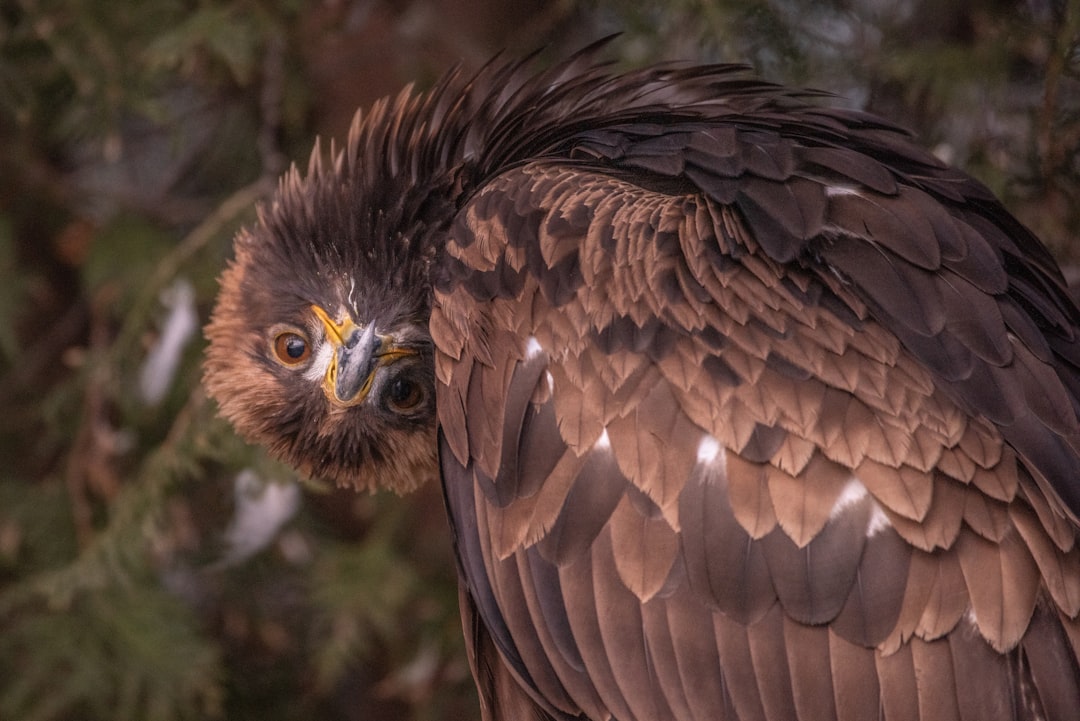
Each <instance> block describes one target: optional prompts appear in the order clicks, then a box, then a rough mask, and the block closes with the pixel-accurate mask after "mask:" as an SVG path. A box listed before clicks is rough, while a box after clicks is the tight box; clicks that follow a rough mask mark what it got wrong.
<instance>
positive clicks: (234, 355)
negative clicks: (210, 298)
mask: <svg viewBox="0 0 1080 721" xmlns="http://www.w3.org/2000/svg"><path fill="white" fill-rule="evenodd" d="M376 120H377V118H376ZM370 132H375V131H373V130H372V128H371V127H370V124H369V125H358V126H356V127H354V130H353V133H354V134H362V133H370ZM350 152H352V153H355V150H352V149H351V148H350ZM331 155H332V157H333V158H334V161H333V162H331V163H323V162H321V160H320V151H319V147H318V145H316V148H315V150H314V152H313V154H312V162H311V163H310V165H309V170H308V173H307V174H306V176H302V175H301V174H300V173H299V172H298V171H297V170H296V168H293V169H292V170H291V171H289V173H288V174H287V175H286V176H285V177H284V178H283V179H282V181H281V183H280V185H279V188H278V191H277V193H276V194H275V196H274V197H273V199H272V200H271V201H270V203H269V204H267V205H266V206H264V207H261V208H260V210H259V218H258V221H257V223H255V224H254V225H253V227H251V228H246V229H244V230H241V231H240V232H239V234H238V235H237V236H236V239H235V242H234V251H235V257H234V259H233V260H232V261H231V263H230V264H229V266H228V267H227V268H226V270H225V271H224V273H223V274H222V276H221V279H220V291H219V295H218V298H217V303H216V306H215V308H214V310H213V313H212V316H211V320H210V323H209V324H208V325H207V328H206V335H207V338H208V340H209V348H208V350H207V354H206V361H205V366H204V381H205V385H206V388H207V390H208V392H209V394H210V395H211V396H212V397H213V398H214V399H215V400H216V401H217V402H218V404H219V406H220V410H221V413H222V414H223V415H224V416H225V417H226V418H227V419H228V420H229V421H230V422H232V424H233V425H234V426H235V427H236V429H237V430H238V431H239V432H240V434H241V435H242V436H244V437H245V438H246V439H247V440H249V441H252V442H255V443H259V444H261V445H263V446H265V447H266V448H267V449H268V450H269V451H270V453H271V455H273V456H274V457H276V458H278V459H279V460H282V461H284V462H286V463H288V464H289V465H291V466H293V467H294V468H296V469H297V470H298V471H300V472H301V473H302V474H304V475H306V476H309V477H319V478H327V479H333V480H334V481H336V482H337V483H338V484H340V485H352V486H355V487H357V488H363V489H376V488H391V489H393V490H396V491H398V492H405V491H408V490H411V489H413V488H415V487H417V486H418V485H419V484H421V483H423V482H424V481H426V480H428V479H432V478H435V477H437V474H438V469H437V459H436V442H435V390H434V371H433V367H434V364H433V356H432V354H433V351H432V340H431V336H430V334H429V332H428V327H427V323H428V319H429V316H430V308H431V300H430V283H428V282H427V280H426V276H427V272H428V267H429V265H430V261H431V258H430V255H431V252H432V251H431V244H430V242H427V239H428V236H429V235H430V234H431V232H432V229H433V228H436V227H437V226H438V224H439V221H438V217H440V216H441V215H445V213H442V214H440V213H437V212H435V209H436V208H439V207H441V206H440V204H439V203H438V202H437V201H436V200H434V199H433V198H435V197H436V196H437V193H433V192H431V191H432V189H431V188H430V187H422V186H424V184H423V183H418V182H416V180H415V179H414V178H403V177H397V176H396V175H395V174H394V173H391V172H386V171H387V169H386V168H382V169H381V171H380V169H378V168H376V169H374V170H373V169H371V168H365V167H364V163H363V162H362V160H361V159H360V158H359V157H357V156H356V155H355V154H354V155H352V156H351V158H350V159H345V158H343V154H342V153H338V154H335V153H334V150H333V148H331ZM376 162H378V161H376Z"/></svg>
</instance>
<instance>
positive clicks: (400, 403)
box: [388, 378, 420, 410]
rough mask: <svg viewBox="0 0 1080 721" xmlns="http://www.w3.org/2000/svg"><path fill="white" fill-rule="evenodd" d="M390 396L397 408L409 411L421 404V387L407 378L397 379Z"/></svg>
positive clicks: (391, 385)
mask: <svg viewBox="0 0 1080 721" xmlns="http://www.w3.org/2000/svg"><path fill="white" fill-rule="evenodd" d="M388 395H389V398H390V403H392V404H393V405H394V406H395V407H396V408H400V409H402V410H408V409H410V408H413V407H415V406H416V405H417V404H418V403H419V402H420V387H419V386H418V385H416V384H415V383H413V382H412V381H410V380H408V379H407V378H396V379H394V382H393V383H391V384H390V392H389V394H388Z"/></svg>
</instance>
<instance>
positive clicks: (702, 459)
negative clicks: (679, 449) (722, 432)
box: [697, 434, 721, 465]
mask: <svg viewBox="0 0 1080 721" xmlns="http://www.w3.org/2000/svg"><path fill="white" fill-rule="evenodd" d="M720 450H721V447H720V441H718V440H716V439H715V438H713V437H712V436H710V435H708V434H706V435H704V436H702V437H701V441H700V442H699V443H698V447H697V460H698V463H700V464H702V465H706V464H709V463H712V462H713V461H715V460H716V457H717V456H719V455H720Z"/></svg>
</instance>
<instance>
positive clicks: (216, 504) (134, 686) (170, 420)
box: [0, 0, 1080, 721]
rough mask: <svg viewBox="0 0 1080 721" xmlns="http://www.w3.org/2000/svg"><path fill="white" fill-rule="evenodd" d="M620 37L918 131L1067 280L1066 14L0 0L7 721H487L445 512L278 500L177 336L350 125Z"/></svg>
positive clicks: (673, 3)
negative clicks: (291, 167) (474, 679)
mask: <svg viewBox="0 0 1080 721" xmlns="http://www.w3.org/2000/svg"><path fill="white" fill-rule="evenodd" d="M615 32H618V33H621V35H620V36H619V37H618V38H617V39H615V40H614V41H612V42H611V44H610V47H609V48H608V51H607V55H608V57H610V58H611V59H613V60H615V61H616V62H618V63H621V64H624V65H627V66H636V65H641V64H644V63H647V62H650V61H653V60H660V59H667V60H670V59H690V60H710V61H739V62H748V63H750V64H752V65H753V66H754V67H756V68H757V70H758V71H759V72H760V73H761V74H763V75H764V76H766V77H768V78H769V79H773V80H778V81H784V82H790V83H796V84H801V85H809V86H813V87H817V88H822V89H827V90H830V91H832V92H834V93H836V94H837V95H838V98H837V100H836V102H838V103H844V104H848V105H851V106H855V107H862V108H867V109H870V110H873V111H875V112H878V113H881V114H884V115H886V116H888V117H890V118H892V119H893V120H895V121H897V122H899V123H901V124H903V125H905V126H907V127H909V128H911V129H912V130H913V131H914V132H915V133H916V134H917V135H918V136H919V137H920V138H921V140H922V142H924V143H925V144H926V145H928V146H929V147H931V148H933V149H934V150H935V152H937V153H938V155H940V156H941V157H942V158H945V159H947V160H949V161H950V162H953V163H956V164H959V165H961V166H963V167H965V168H966V169H967V170H968V171H969V172H971V173H972V174H974V175H975V176H976V177H978V178H980V179H981V180H982V181H983V182H985V183H986V184H987V185H989V186H990V187H991V188H992V189H994V190H995V191H996V192H997V193H998V194H999V195H1000V196H1001V197H1002V198H1003V199H1004V200H1005V203H1006V205H1008V206H1009V207H1010V208H1011V209H1012V210H1013V212H1014V213H1016V214H1017V215H1018V216H1019V217H1020V218H1021V219H1022V220H1023V221H1024V222H1025V223H1027V224H1028V225H1029V226H1031V227H1032V228H1033V229H1035V230H1036V232H1037V233H1038V234H1039V235H1041V236H1042V237H1043V238H1044V239H1045V240H1046V242H1047V243H1048V244H1049V245H1050V246H1051V248H1052V249H1053V251H1054V252H1055V254H1056V255H1057V256H1058V257H1059V258H1060V259H1061V261H1062V264H1063V265H1064V267H1065V269H1066V272H1067V273H1068V274H1069V275H1070V276H1073V275H1075V268H1076V262H1077V258H1078V249H1080V0H966V1H963V2H951V3H943V2H939V1H938V0H899V1H896V2H894V1H891V0H823V1H821V2H814V3H800V2H794V1H793V0H743V1H739V2H736V1H733V0H666V1H659V2H655V3H650V2H630V0H521V1H519V2H506V1H505V0H310V1H307V2H305V1H304V0H139V1H130V0H0V719H3V720H5V721H7V720H13V721H29V720H36V721H54V720H55V721H67V720H73V719H78V720H79V721H98V720H106V719H108V720H117V721H122V720H132V721H136V720H138V721H143V720H146V721H172V720H173V719H215V718H220V719H252V720H254V719H260V720H271V721H277V720H281V721H285V720H292V719H297V720H299V719H311V718H319V719H323V720H325V721H337V720H339V719H340V720H342V721H345V720H351V719H357V720H360V719H363V720H365V721H382V720H384V719H386V720H390V719H393V720H395V721H397V720H405V721H410V720H411V721H436V720H439V721H441V720H450V719H455V720H456V719H472V718H477V717H478V715H477V714H478V711H477V705H476V701H475V699H474V696H473V691H472V684H471V680H470V678H469V674H468V668H467V664H466V662H465V658H464V653H463V649H462V643H461V631H460V627H459V623H458V619H457V606H456V604H457V598H456V585H455V579H454V566H453V560H452V556H451V553H450V539H449V535H448V532H447V529H446V523H445V521H444V518H443V510H442V502H441V499H440V496H439V490H438V489H437V488H434V487H432V488H428V489H425V490H423V491H421V492H419V493H417V494H415V495H413V496H410V497H408V498H404V499H401V498H396V497H394V496H391V495H377V496H368V495H357V494H355V493H353V492H351V491H346V490H338V489H335V488H332V487H330V486H328V485H326V484H323V483H320V482H318V481H310V482H303V483H298V482H297V481H296V479H295V478H293V476H292V475H291V474H290V473H289V471H288V470H287V469H285V468H282V467H281V466H279V465H276V464H274V463H272V462H269V461H267V460H266V459H265V458H264V457H263V456H262V454H261V453H260V452H259V451H258V450H256V449H253V448H250V447H248V446H246V445H245V444H244V443H242V442H241V441H239V440H238V439H237V438H236V437H235V435H234V434H233V433H232V431H231V430H230V428H229V427H228V426H227V425H226V424H225V423H223V422H222V421H221V420H219V419H217V418H216V416H215V412H214V407H213V404H212V403H210V402H208V401H207V400H206V399H205V397H204V395H203V393H202V391H201V390H200V387H199V376H200V370H199V362H200V355H201V353H202V349H203V345H204V341H203V339H202V336H201V332H200V328H201V326H202V324H203V323H204V322H205V321H206V318H207V315H208V312H209V309H210V307H211V304H212V301H213V296H214V292H215V286H216V276H217V274H218V273H219V271H220V269H221V268H222V266H223V264H224V262H225V260H226V259H227V257H228V255H229V252H230V250H229V246H230V240H231V236H232V234H233V233H234V232H235V231H236V229H237V228H238V227H239V226H240V225H242V224H243V223H246V222H250V221H251V219H252V218H253V217H254V207H255V204H256V202H257V201H258V200H260V199H262V198H265V197H267V195H268V193H270V192H272V190H273V187H274V184H275V182H276V180H275V179H276V177H277V176H278V175H279V174H280V173H281V172H282V171H283V170H284V169H285V168H286V167H287V165H288V164H289V163H290V162H292V161H293V160H296V161H298V162H300V163H304V162H306V158H307V155H308V153H309V152H310V148H311V146H312V143H313V140H314V138H315V137H316V136H322V137H324V138H330V137H336V138H339V139H340V138H342V137H343V135H344V133H345V131H346V129H347V127H348V123H349V121H350V119H351V117H352V114H353V112H354V111H355V109H356V108H357V107H358V106H366V105H368V104H370V102H371V101H372V100H374V99H376V98H378V97H379V96H382V95H384V94H387V93H391V92H395V91H396V90H397V89H398V88H399V87H400V86H402V85H403V84H405V83H407V82H414V83H416V84H417V85H418V86H420V87H424V86H427V85H430V84H431V83H432V82H433V81H434V79H435V78H437V77H438V76H439V75H440V74H441V73H442V72H444V71H445V70H446V69H447V68H449V67H450V66H452V65H454V64H461V65H463V66H465V67H466V68H477V67H479V66H480V65H481V64H482V63H484V62H485V61H487V60H488V59H489V58H490V57H491V56H492V55H493V54H495V53H497V52H500V51H504V52H505V53H507V54H508V55H510V56H515V55H519V54H521V53H525V52H528V51H532V50H536V49H539V53H538V55H537V57H536V61H535V62H536V64H537V65H538V66H542V65H544V64H546V63H549V62H552V61H553V60H555V59H557V58H560V57H563V56H565V55H566V54H568V53H569V52H571V51H572V50H574V49H577V48H580V47H582V46H583V45H585V44H587V43H588V42H590V41H593V40H595V39H597V38H600V37H602V36H605V35H607V34H610V33H615Z"/></svg>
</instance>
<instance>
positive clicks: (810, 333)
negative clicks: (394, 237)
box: [431, 115, 1080, 721]
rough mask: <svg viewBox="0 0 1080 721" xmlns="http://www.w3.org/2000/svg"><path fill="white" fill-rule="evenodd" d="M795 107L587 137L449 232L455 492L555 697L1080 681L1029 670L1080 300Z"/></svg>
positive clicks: (811, 699) (937, 181)
mask: <svg viewBox="0 0 1080 721" xmlns="http://www.w3.org/2000/svg"><path fill="white" fill-rule="evenodd" d="M815 122H817V123H818V124H819V126H820V127H819V128H818V130H817V131H815V132H816V133H819V134H817V135H814V134H811V136H807V135H805V133H804V132H802V131H800V130H798V129H794V128H791V127H790V125H789V124H788V121H786V120H785V119H784V118H783V117H781V116H777V117H770V118H769V123H765V125H763V126H755V127H754V128H752V129H750V128H748V127H744V126H741V125H739V124H738V123H737V122H734V121H730V122H729V121H725V123H720V124H712V125H702V126H700V127H699V126H697V125H695V124H694V123H692V122H687V123H686V124H685V127H682V128H681V129H676V130H667V129H664V128H661V127H652V126H649V127H645V126H643V125H633V124H631V125H629V126H627V127H626V128H620V127H614V128H610V129H607V130H595V131H589V132H586V133H583V134H582V136H581V137H580V138H578V139H577V140H576V141H575V142H576V145H575V147H574V150H573V153H575V154H577V155H575V157H581V158H587V159H588V160H587V161H585V162H578V163H567V162H561V161H560V160H559V159H557V158H552V159H538V160H536V161H534V162H531V163H527V164H524V165H521V166H520V167H517V168H515V169H513V170H509V171H507V172H505V173H503V174H502V175H500V176H498V177H497V178H494V179H492V180H490V181H489V182H488V183H487V184H486V185H485V186H483V187H481V188H480V189H479V190H478V191H477V193H476V194H475V196H474V197H473V198H472V200H471V201H470V204H469V205H467V206H466V207H465V209H463V210H462V211H461V212H460V213H459V215H458V219H457V221H456V223H455V225H454V226H453V228H451V231H450V237H451V240H450V245H449V247H448V254H449V255H450V256H452V257H453V259H454V262H453V263H449V264H447V266H446V268H444V269H443V271H444V272H443V277H441V278H440V281H439V283H438V284H437V286H436V294H435V309H434V316H433V320H432V325H431V327H432V333H433V336H434V337H435V341H436V345H437V348H438V354H437V367H438V380H439V386H438V391H439V399H438V407H439V413H440V422H441V424H442V425H443V426H444V428H445V430H444V438H445V440H444V450H443V464H444V469H445V468H451V469H453V468H458V469H459V471H458V472H456V473H453V474H449V475H445V478H444V480H445V483H446V484H447V485H448V490H447V498H448V505H449V509H450V513H451V516H452V517H453V518H455V519H458V518H459V516H462V515H464V516H470V515H471V516H473V517H475V518H478V519H480V520H479V522H478V523H477V522H475V521H474V522H473V523H477V530H476V531H469V530H468V528H469V524H468V523H463V522H462V521H460V520H455V524H456V525H457V524H461V525H462V529H463V530H461V531H460V533H461V534H462V535H463V538H462V540H459V553H460V554H461V555H462V556H463V574H464V576H465V579H466V585H467V587H468V589H469V592H470V594H471V595H472V596H474V597H476V600H475V606H476V609H477V613H478V615H479V617H480V618H481V619H482V620H483V621H484V622H485V623H487V624H489V625H490V626H491V627H492V631H491V633H490V635H491V638H492V642H493V645H494V646H495V647H496V648H498V649H499V652H500V653H501V654H502V655H503V657H504V658H505V662H506V664H507V666H508V667H509V668H510V669H512V670H513V671H514V674H513V675H514V677H515V678H517V679H519V681H520V682H521V683H522V684H523V685H525V686H526V687H527V688H528V689H529V690H530V693H531V694H532V695H533V696H535V695H540V696H541V697H544V696H547V695H548V694H550V695H551V696H552V699H553V700H550V701H548V709H547V711H546V712H547V713H553V714H555V713H559V714H565V715H566V716H565V717H566V718H575V717H576V714H579V713H580V714H583V715H582V716H581V717H580V718H582V719H585V718H589V719H597V720H599V719H607V718H617V719H620V720H622V721H628V720H630V719H647V718H659V717H664V718H668V717H670V718H674V719H678V721H690V720H691V719H739V720H741V721H747V720H749V719H760V720H761V721H782V720H786V719H794V718H800V719H814V720H815V721H818V720H819V719H820V720H825V719H837V720H840V719H843V720H844V721H847V720H851V721H862V720H863V719H868V718H871V716H870V714H874V716H873V718H877V714H879V713H883V714H884V716H885V717H886V718H888V719H890V720H893V719H900V720H903V719H912V720H915V721H917V720H919V719H922V720H923V721H927V720H928V719H938V718H940V719H960V720H964V721H967V720H968V719H975V718H985V719H1001V720H1002V721H1004V720H1006V719H1008V720H1009V721H1017V720H1019V719H1023V718H1027V716H1025V714H1026V713H1027V711H1026V710H1025V708H1026V707H1024V704H1023V700H1022V699H1021V700H1020V701H1018V700H1017V699H1018V698H1020V696H1021V695H1022V688H1021V687H1024V686H1025V684H1027V686H1031V685H1032V684H1034V686H1035V687H1038V686H1040V684H1041V687H1042V688H1044V689H1051V688H1053V687H1054V684H1056V683H1062V684H1063V686H1062V688H1063V690H1061V691H1060V692H1061V693H1066V694H1068V693H1072V692H1073V691H1075V689H1076V688H1077V683H1076V677H1075V676H1074V678H1073V680H1072V682H1071V685H1070V682H1068V681H1065V682H1062V681H1061V680H1060V678H1055V677H1051V676H1050V675H1049V672H1048V671H1047V670H1046V668H1047V665H1046V664H1044V665H1043V666H1042V667H1041V670H1040V668H1039V667H1038V664H1035V665H1032V666H1030V668H1029V667H1028V666H1024V665H1023V664H1021V663H1020V661H1019V659H1020V658H1021V656H1022V655H1023V654H1024V653H1025V650H1024V649H1025V648H1026V646H1025V644H1028V643H1029V641H1027V640H1026V639H1027V635H1026V634H1028V633H1029V632H1031V633H1035V634H1036V636H1037V637H1038V638H1045V639H1049V640H1048V642H1049V643H1051V644H1052V645H1053V646H1054V648H1055V653H1057V654H1058V655H1059V656H1060V657H1061V658H1064V659H1071V663H1073V664H1074V665H1075V664H1076V653H1077V651H1076V648H1075V643H1074V642H1073V641H1070V638H1071V637H1070V636H1069V635H1068V634H1069V633H1073V634H1074V636H1075V635H1076V632H1075V631H1074V629H1073V625H1075V624H1076V623H1077V621H1076V620H1075V619H1076V617H1077V614H1078V613H1080V570H1078V566H1077V562H1076V560H1077V558H1078V556H1077V554H1078V553H1080V550H1077V546H1076V544H1075V540H1076V537H1077V523H1076V513H1077V511H1078V509H1080V490H1078V486H1080V484H1078V483H1077V482H1076V481H1075V479H1073V478H1072V477H1071V476H1066V475H1063V471H1062V469H1063V468H1064V467H1065V465H1066V464H1068V463H1072V464H1073V467H1080V424H1078V423H1077V418H1076V409H1077V408H1078V407H1080V402H1078V401H1077V399H1076V398H1075V397H1074V396H1073V395H1072V393H1073V392H1074V391H1075V389H1077V388H1080V382H1077V381H1076V380H1075V379H1072V378H1071V377H1064V376H1062V373H1065V372H1066V371H1063V370H1062V369H1061V364H1060V359H1061V357H1063V356H1064V355H1065V354H1075V355H1077V356H1078V357H1080V351H1074V350H1072V345H1070V344H1074V343H1077V342H1078V341H1077V334H1076V333H1075V330H1074V329H1075V327H1076V325H1077V315H1076V311H1075V309H1074V308H1072V306H1070V305H1067V304H1066V301H1065V300H1064V296H1063V294H1062V290H1061V287H1060V284H1059V282H1058V280H1057V279H1056V278H1055V277H1054V276H1053V275H1052V274H1050V271H1048V270H1047V268H1048V266H1047V265H1046V261H1045V259H1044V258H1042V256H1041V255H1039V254H1038V253H1035V254H1034V255H1032V254H1030V253H1029V252H1028V251H1029V250H1030V249H1029V248H1028V245H1029V240H1028V237H1027V236H1026V235H1025V234H1024V233H1026V231H1024V232H1023V233H1022V232H1020V231H1018V230H1017V227H1016V226H1014V225H1013V222H1012V221H1011V220H1010V219H1008V218H1007V217H1004V216H1003V215H1002V214H1001V213H999V212H998V211H996V210H994V209H993V208H990V207H989V206H987V205H986V200H987V199H986V197H985V193H984V190H983V189H981V186H976V185H974V184H973V181H969V180H967V179H965V178H964V177H963V176H958V175H954V174H952V171H949V170H947V169H945V168H943V167H942V166H940V165H938V164H936V163H934V162H932V161H930V160H928V159H927V158H926V156H924V155H922V153H921V151H918V150H916V149H914V148H913V147H909V146H907V145H904V144H902V143H900V144H897V143H898V141H897V139H896V138H895V137H893V136H892V135H890V134H889V133H890V131H887V130H885V129H883V128H878V127H874V126H872V124H868V125H865V126H862V125H860V123H863V122H864V119H862V116H858V115H851V116H841V115H836V116H833V115H830V116H827V117H826V116H823V117H821V118H817V119H816V120H815ZM835 124H839V125H840V126H843V127H848V128H849V129H850V127H852V126H857V127H859V132H860V135H859V140H858V142H856V143H855V144H854V146H852V147H841V146H839V145H837V144H836V143H835V142H833V141H832V140H829V139H827V138H826V130H824V128H826V127H832V126H833V125H835ZM651 133H655V135H652V134H651ZM778 133H780V134H781V135H777V134H778ZM785 133H786V134H785ZM883 145H887V146H888V148H889V153H886V154H885V156H884V157H887V158H888V159H889V160H888V161H881V160H871V159H870V158H869V157H868V155H867V153H869V152H871V151H874V152H879V151H881V148H882V146H883ZM916 171H917V172H916ZM920 173H923V174H922V175H921V174H920ZM636 181H640V182H636ZM979 203H981V204H982V205H978V204H979ZM987 208H989V209H987ZM1006 271H1008V272H1006ZM1059 348H1060V349H1063V350H1059ZM1070 368H1071V369H1072V370H1070V371H1068V372H1071V373H1076V372H1077V371H1076V369H1075V367H1073V366H1070ZM991 383H992V384H994V385H995V387H997V388H1000V389H1001V392H1000V393H997V394H990V393H987V392H986V388H987V386H988V384H991ZM444 474H445V471H444ZM451 483H454V484H460V483H474V484H477V488H478V489H479V490H478V491H477V492H476V493H475V494H469V493H465V492H463V491H462V490H461V489H458V488H455V489H450V488H449V485H450V484H451ZM485 544H487V546H486V547H485ZM515 559H516V560H515ZM1044 609H1050V610H1052V611H1053V613H1050V615H1047V614H1048V613H1049V612H1048V611H1046V610H1044ZM510 613H513V614H517V615H519V617H517V618H513V619H511V618H509V617H508V614H510ZM1059 618H1060V619H1062V620H1060V621H1059V620H1058V619H1059ZM1033 619H1035V620H1033ZM1048 619H1049V620H1048ZM708 624H712V627H713V629H714V633H713V634H703V633H702V629H703V628H705V627H707V625H708ZM530 625H531V626H534V627H536V629H538V630H531V631H530V630H527V629H528V627H529V626H530ZM1032 629H1034V630H1032ZM1036 636H1033V637H1032V639H1033V640H1032V641H1030V643H1035V641H1034V638H1035V637H1036ZM1055 658H1056V657H1055ZM973 665H974V666H973ZM973 667H979V668H982V667H985V668H986V669H987V673H988V674H989V675H990V676H992V677H994V678H997V679H999V682H1000V683H1001V684H1002V686H1001V687H1000V688H995V690H994V692H993V693H990V694H987V695H985V696H980V695H979V694H978V693H976V692H973V691H972V689H973V687H974V686H973V685H974V684H977V683H979V679H978V674H977V673H976V672H975V671H973V670H972V669H973ZM1018 669H1019V670H1018ZM1023 674H1028V675H1027V676H1024V675H1023ZM1033 678H1034V681H1032V680H1031V679H1033ZM1002 689H1004V690H1002ZM1057 692H1058V691H1054V693H1057ZM1043 693H1044V695H1045V694H1046V693H1049V691H1046V692H1043ZM1046 708H1047V713H1049V714H1050V715H1049V716H1048V718H1051V719H1057V718H1059V717H1057V716H1054V715H1053V714H1054V713H1058V714H1060V713H1063V712H1062V711H1060V710H1057V711H1055V710H1054V709H1057V708H1058V706H1054V704H1053V703H1049V702H1048V703H1047V704H1046ZM972 709H976V710H977V712H976V711H972ZM1064 719H1065V717H1060V721H1064Z"/></svg>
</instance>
